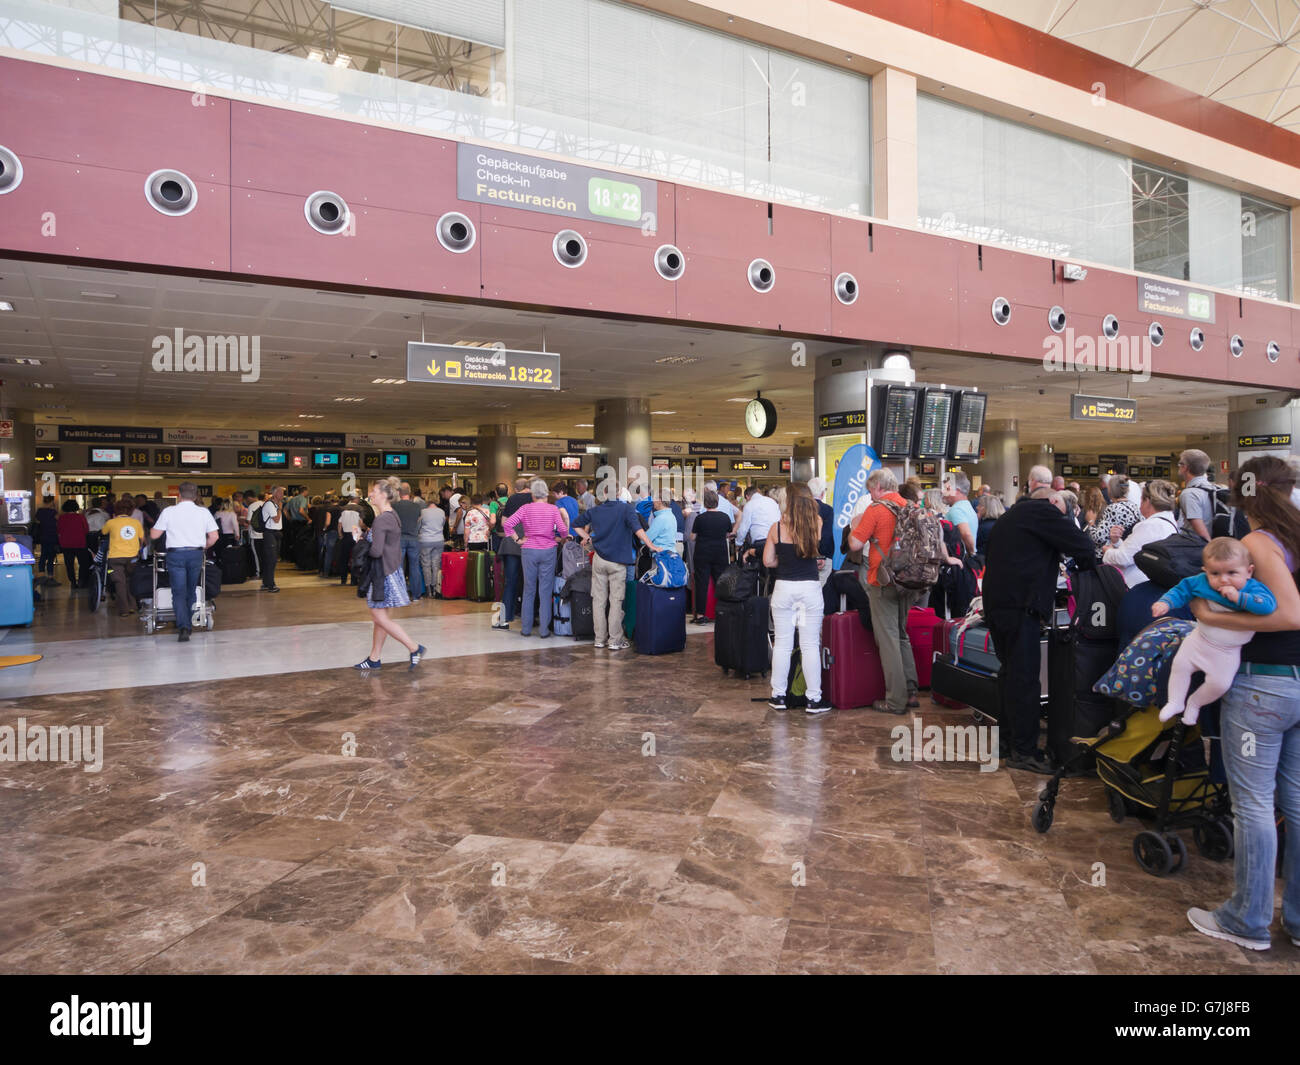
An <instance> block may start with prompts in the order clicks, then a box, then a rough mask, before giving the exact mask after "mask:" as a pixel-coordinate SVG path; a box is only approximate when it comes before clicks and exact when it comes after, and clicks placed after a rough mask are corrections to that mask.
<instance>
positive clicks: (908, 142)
mask: <svg viewBox="0 0 1300 1065" xmlns="http://www.w3.org/2000/svg"><path fill="white" fill-rule="evenodd" d="M871 160H872V164H871V167H872V169H871V198H872V201H873V202H872V209H871V212H870V213H871V214H873V215H874V216H875V217H877V218H884V219H888V220H889V221H891V222H898V223H900V224H902V225H907V226H914V225H916V218H917V208H918V203H919V197H918V192H917V170H916V78H915V77H914V76H913V75H911V74H904V73H903V72H902V71H901V70H893V69H891V68H889V67H886V68H885V69H884V70H882V71H881V72H880V73H879V74H877V75H875V77H873V78H872V79H871Z"/></svg>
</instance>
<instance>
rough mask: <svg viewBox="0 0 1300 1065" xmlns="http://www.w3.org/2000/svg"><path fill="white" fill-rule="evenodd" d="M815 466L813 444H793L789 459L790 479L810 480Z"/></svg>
mask: <svg viewBox="0 0 1300 1065" xmlns="http://www.w3.org/2000/svg"><path fill="white" fill-rule="evenodd" d="M816 466H817V448H816V446H815V445H813V444H795V445H794V454H793V456H792V457H791V460H790V480H791V481H805V482H806V481H810V480H812V477H813V471H814V469H815V468H816Z"/></svg>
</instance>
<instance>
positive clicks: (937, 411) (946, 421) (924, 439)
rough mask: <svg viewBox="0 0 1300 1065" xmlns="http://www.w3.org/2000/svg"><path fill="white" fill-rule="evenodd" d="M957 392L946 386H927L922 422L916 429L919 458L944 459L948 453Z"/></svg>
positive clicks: (915, 453)
mask: <svg viewBox="0 0 1300 1065" xmlns="http://www.w3.org/2000/svg"><path fill="white" fill-rule="evenodd" d="M956 399H957V393H956V392H950V391H949V390H948V389H946V388H927V389H926V390H925V393H924V395H923V396H922V397H921V417H920V424H919V425H918V426H917V431H916V447H915V448H914V449H913V452H912V454H913V455H914V456H915V457H916V458H918V459H942V458H946V457H947V455H948V437H949V435H950V434H951V432H952V410H953V405H954V403H955V402H956Z"/></svg>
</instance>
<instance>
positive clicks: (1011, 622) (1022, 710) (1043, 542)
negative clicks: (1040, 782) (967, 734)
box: [984, 467, 1097, 775]
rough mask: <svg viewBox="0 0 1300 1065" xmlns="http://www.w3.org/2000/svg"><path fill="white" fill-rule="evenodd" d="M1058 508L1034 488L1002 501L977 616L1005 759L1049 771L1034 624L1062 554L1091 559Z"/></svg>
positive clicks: (1043, 613) (1043, 616)
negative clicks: (984, 631)
mask: <svg viewBox="0 0 1300 1065" xmlns="http://www.w3.org/2000/svg"><path fill="white" fill-rule="evenodd" d="M1040 473H1041V474H1042V475H1043V477H1035V474H1040ZM1050 479H1051V471H1049V470H1046V469H1043V468H1041V467H1035V469H1034V470H1033V471H1032V472H1031V473H1030V475H1029V480H1030V482H1031V483H1033V482H1034V481H1035V480H1047V481H1049V482H1050ZM1064 507H1065V501H1064V500H1063V499H1062V498H1061V497H1060V496H1059V495H1057V494H1056V493H1054V492H1053V491H1052V490H1051V489H1050V488H1041V487H1040V488H1037V489H1036V490H1035V491H1034V493H1033V494H1032V495H1031V496H1029V497H1028V498H1025V499H1021V500H1019V501H1017V502H1016V503H1015V504H1014V505H1013V506H1011V507H1009V508H1008V509H1007V512H1006V514H1004V515H1003V516H1002V517H1001V518H999V519H998V522H997V524H996V525H994V526H993V529H992V531H991V532H990V533H989V542H988V557H987V559H986V568H985V571H984V620H985V622H987V624H988V627H989V634H990V635H991V636H992V637H993V649H994V650H995V651H996V652H997V655H998V660H999V662H1001V664H1002V670H1001V674H1000V680H1001V683H1000V685H999V687H1000V688H1001V698H1002V712H1001V716H1000V720H999V724H1000V725H1001V727H1002V728H1008V729H1010V730H1011V757H1010V758H1009V759H1008V762H1007V764H1008V765H1010V766H1011V767H1012V768H1014V769H1027V770H1030V771H1031V772H1034V773H1043V774H1048V775H1050V774H1051V773H1052V771H1053V769H1052V763H1051V759H1050V758H1049V757H1048V756H1047V754H1046V752H1044V751H1042V750H1040V749H1039V747H1038V731H1039V719H1040V718H1041V716H1042V707H1041V691H1040V686H1039V670H1040V668H1041V665H1042V658H1041V653H1042V648H1041V639H1042V633H1041V630H1042V627H1043V625H1044V624H1045V623H1047V622H1049V621H1051V619H1052V617H1053V614H1054V605H1055V598H1056V581H1057V577H1058V575H1059V573H1060V566H1061V557H1062V556H1063V555H1064V556H1069V557H1071V558H1073V559H1074V560H1075V562H1076V563H1077V565H1078V566H1079V568H1080V569H1093V568H1094V567H1095V566H1096V565H1097V555H1096V550H1095V548H1094V547H1093V543H1092V541H1091V540H1090V539H1088V537H1087V535H1086V534H1084V533H1083V532H1082V531H1080V529H1079V528H1078V527H1077V526H1076V525H1075V524H1074V522H1072V521H1070V519H1069V518H1067V517H1066V516H1065V510H1064Z"/></svg>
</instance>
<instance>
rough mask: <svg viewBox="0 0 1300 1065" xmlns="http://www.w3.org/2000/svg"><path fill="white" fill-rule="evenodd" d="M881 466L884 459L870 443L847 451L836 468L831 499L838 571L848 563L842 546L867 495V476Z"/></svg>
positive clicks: (855, 445)
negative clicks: (832, 502)
mask: <svg viewBox="0 0 1300 1065" xmlns="http://www.w3.org/2000/svg"><path fill="white" fill-rule="evenodd" d="M880 466H881V462H880V459H879V458H878V457H877V456H876V453H875V452H874V451H873V450H872V449H871V448H869V447H867V445H866V444H854V445H853V446H852V447H851V448H849V449H848V451H846V452H844V457H843V458H842V459H840V461H839V465H838V466H836V467H835V471H834V474H835V481H834V487H833V489H832V494H831V499H833V500H834V501H835V568H836V569H839V568H840V566H842V565H843V564H844V551H843V548H842V547H841V545H840V538H841V537H842V536H843V534H844V527H845V526H846V525H848V523H849V520H850V519H851V518H852V517H853V508H854V507H856V506H857V505H858V500H859V499H861V498H862V497H863V496H864V495H866V494H867V475H868V474H869V473H870V472H871V471H872V470H878V469H880Z"/></svg>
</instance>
